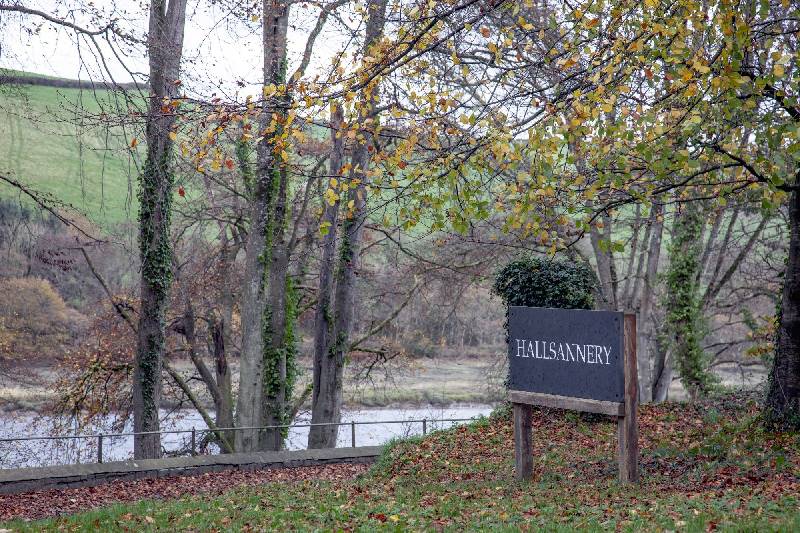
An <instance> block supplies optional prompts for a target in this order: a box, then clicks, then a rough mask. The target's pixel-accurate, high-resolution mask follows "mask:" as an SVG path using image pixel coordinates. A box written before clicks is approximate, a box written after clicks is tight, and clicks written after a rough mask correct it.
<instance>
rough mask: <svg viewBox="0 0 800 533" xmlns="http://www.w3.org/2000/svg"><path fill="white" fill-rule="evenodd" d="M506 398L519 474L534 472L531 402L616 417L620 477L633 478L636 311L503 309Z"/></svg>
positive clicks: (635, 473)
mask: <svg viewBox="0 0 800 533" xmlns="http://www.w3.org/2000/svg"><path fill="white" fill-rule="evenodd" d="M508 322H509V348H508V355H509V400H510V401H511V404H512V407H513V414H514V464H515V467H516V476H517V479H519V480H527V479H530V477H531V475H532V473H533V452H532V440H531V439H532V435H531V430H532V424H531V421H532V407H531V406H533V405H539V406H544V407H555V408H558V409H570V410H574V411H585V412H589V413H599V414H604V415H610V416H614V417H616V418H617V436H618V448H617V450H618V462H619V479H620V481H622V482H624V483H635V482H637V481H638V480H639V425H638V421H637V409H638V397H639V391H638V388H639V387H638V377H637V369H636V315H632V314H623V313H615V312H610V311H584V310H572V309H541V308H532V307H511V308H509V321H508Z"/></svg>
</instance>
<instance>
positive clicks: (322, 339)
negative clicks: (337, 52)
mask: <svg viewBox="0 0 800 533" xmlns="http://www.w3.org/2000/svg"><path fill="white" fill-rule="evenodd" d="M343 120H344V116H343V113H342V108H341V106H338V105H335V104H334V105H333V106H332V109H331V144H332V146H333V148H332V149H331V157H330V174H331V176H339V178H338V179H339V180H341V176H340V174H341V172H342V164H343V162H344V137H343V132H342V123H343ZM339 204H340V200H338V199H337V200H335V201H334V202H333V205H331V204H329V203H327V204H325V213H324V215H323V220H322V222H323V224H326V225H327V228H328V233H327V234H326V235H325V236H324V237H323V241H322V261H321V263H320V267H319V291H318V296H317V309H316V313H315V315H314V377H313V382H312V384H313V391H312V396H311V423H312V424H321V423H325V422H331V421H334V420H336V419H337V418H339V416H338V415H337V413H340V412H341V384H342V373H343V371H344V365H339V364H337V363H338V361H336V359H335V358H334V357H332V354H331V353H330V351H329V350H330V347H331V333H332V330H333V309H332V304H333V288H334V283H333V271H334V267H335V263H336V236H337V234H338V230H337V226H338V220H339ZM336 421H337V422H338V420H336ZM338 434H339V427H338V426H312V427H311V429H310V430H309V433H308V447H309V448H335V447H336V437H337V436H338Z"/></svg>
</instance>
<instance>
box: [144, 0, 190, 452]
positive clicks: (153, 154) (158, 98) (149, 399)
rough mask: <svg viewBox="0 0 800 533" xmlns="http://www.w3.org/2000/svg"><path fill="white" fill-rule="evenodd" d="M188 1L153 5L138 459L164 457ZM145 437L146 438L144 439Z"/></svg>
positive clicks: (162, 0) (165, 0)
mask: <svg viewBox="0 0 800 533" xmlns="http://www.w3.org/2000/svg"><path fill="white" fill-rule="evenodd" d="M185 19H186V0H153V1H152V2H151V4H150V23H149V32H148V35H147V52H148V58H149V65H150V95H149V103H148V111H147V118H146V125H145V137H146V142H147V159H146V161H145V165H144V170H143V172H142V173H141V174H140V176H139V257H140V259H141V282H140V283H141V285H140V287H141V310H140V313H139V325H138V329H137V331H138V343H137V348H136V361H135V364H134V376H133V428H134V431H135V432H136V433H137V435H136V436H135V437H134V443H133V451H134V457H136V458H137V459H141V458H152V457H159V456H160V455H161V439H160V435H159V434H158V433H157V432H158V430H159V416H158V407H159V402H160V399H161V369H162V366H163V358H164V328H165V314H166V308H167V303H168V301H167V300H168V296H169V289H170V285H171V283H172V249H171V245H170V239H169V230H170V219H171V212H172V194H173V185H174V175H173V169H172V164H171V159H172V149H173V142H172V139H171V137H170V133H171V132H172V127H173V125H174V124H175V118H176V117H175V105H174V102H175V98H176V96H177V95H178V87H179V78H180V64H181V55H182V52H183V30H184V25H185ZM142 432H145V433H146V434H144V435H142V434H140V433H142Z"/></svg>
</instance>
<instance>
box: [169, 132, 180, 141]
mask: <svg viewBox="0 0 800 533" xmlns="http://www.w3.org/2000/svg"><path fill="white" fill-rule="evenodd" d="M169 138H170V140H171V141H174V140H175V139H177V138H178V134H177V133H175V132H174V131H171V132H169Z"/></svg>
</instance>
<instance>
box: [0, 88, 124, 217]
mask: <svg viewBox="0 0 800 533" xmlns="http://www.w3.org/2000/svg"><path fill="white" fill-rule="evenodd" d="M17 74H18V73H17ZM116 98H118V95H116V94H115V93H113V92H110V91H104V90H98V91H91V90H85V89H64V88H56V87H45V86H32V85H15V86H2V87H0V171H1V172H4V173H8V174H11V175H12V176H14V177H15V178H16V179H18V180H19V181H21V182H23V183H25V184H27V185H30V186H31V187H32V188H35V189H37V190H40V191H44V192H48V193H51V194H53V195H55V196H56V197H58V198H59V199H60V200H62V201H64V202H67V203H69V204H71V205H73V206H74V207H75V208H77V209H78V210H80V211H82V212H84V213H85V214H87V215H88V216H89V217H90V218H91V219H92V220H93V221H95V222H96V223H98V224H99V225H100V226H108V225H111V224H115V223H118V222H122V221H124V220H126V219H129V218H131V217H132V216H134V215H135V212H136V208H135V202H136V198H135V196H136V195H135V189H134V188H133V185H134V183H135V176H136V166H135V164H134V162H133V160H132V158H131V157H129V154H128V151H127V147H128V143H129V142H130V141H129V139H130V138H132V137H134V136H136V133H135V132H134V131H133V130H132V129H130V127H129V128H123V127H122V126H120V125H114V126H109V125H108V124H107V121H105V120H101V119H100V115H101V113H103V112H105V113H106V114H107V115H109V116H119V115H118V114H119V112H118V111H116V109H118V108H117V102H115V99H116ZM120 105H122V103H121V102H120ZM112 122H115V123H118V121H116V120H115V121H112ZM16 194H17V192H16V191H14V190H13V189H12V188H11V187H9V186H7V185H0V195H3V196H9V195H16Z"/></svg>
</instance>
